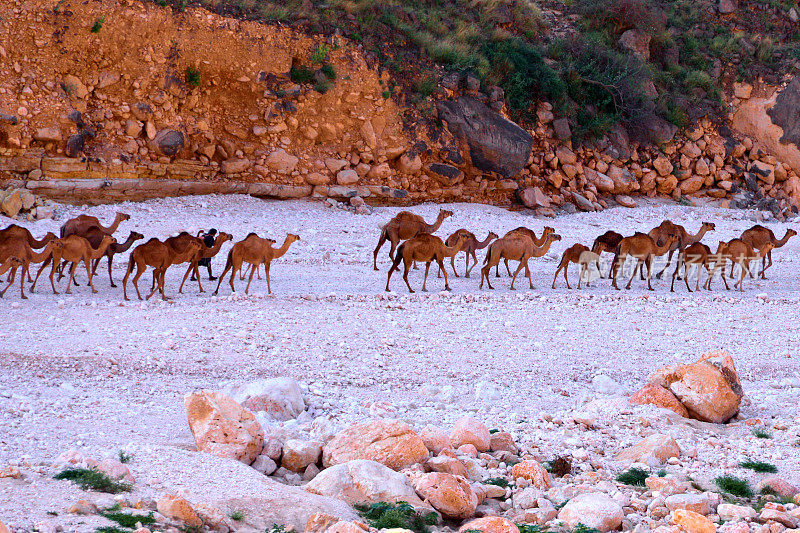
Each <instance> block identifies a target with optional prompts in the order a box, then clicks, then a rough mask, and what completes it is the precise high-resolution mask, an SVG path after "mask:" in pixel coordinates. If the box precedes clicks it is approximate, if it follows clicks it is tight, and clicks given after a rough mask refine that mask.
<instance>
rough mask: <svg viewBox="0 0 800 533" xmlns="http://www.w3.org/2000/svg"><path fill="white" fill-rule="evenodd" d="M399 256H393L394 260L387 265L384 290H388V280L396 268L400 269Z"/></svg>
mask: <svg viewBox="0 0 800 533" xmlns="http://www.w3.org/2000/svg"><path fill="white" fill-rule="evenodd" d="M399 265H400V258H399V257H395V258H394V261H392V266H390V267H389V274H388V275H387V276H386V292H389V280H390V279H392V274H393V273H394V272H395V271H396V270H400V266H399Z"/></svg>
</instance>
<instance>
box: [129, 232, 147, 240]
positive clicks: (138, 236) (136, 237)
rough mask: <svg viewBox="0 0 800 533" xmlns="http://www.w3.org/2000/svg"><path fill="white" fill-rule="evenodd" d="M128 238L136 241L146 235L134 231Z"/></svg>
mask: <svg viewBox="0 0 800 533" xmlns="http://www.w3.org/2000/svg"><path fill="white" fill-rule="evenodd" d="M128 238H129V239H131V240H134V241H138V240H139V239H144V235H142V234H141V233H139V232H138V231H132V232H131V234H130V235H128Z"/></svg>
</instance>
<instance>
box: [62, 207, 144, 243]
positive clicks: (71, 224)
mask: <svg viewBox="0 0 800 533" xmlns="http://www.w3.org/2000/svg"><path fill="white" fill-rule="evenodd" d="M130 218H131V216H130V215H127V214H125V213H117V214H116V215H114V222H112V223H111V225H110V226H108V227H107V228H106V227H103V225H102V224H100V220H98V218H97V217H93V216H89V215H79V216H77V217H75V218H71V219H69V220H67V221H66V222H64V225H63V226H61V238H62V239H63V238H64V237H69V236H70V235H76V234H77V235H83V234H84V233H86V232H87V231H88V230H89V229H91V228H100V231H102V232H103V233H105V234H106V235H113V234H114V232H115V231H117V228H118V227H119V225H120V224H122V223H123V222H124V221H126V220H128V219H130Z"/></svg>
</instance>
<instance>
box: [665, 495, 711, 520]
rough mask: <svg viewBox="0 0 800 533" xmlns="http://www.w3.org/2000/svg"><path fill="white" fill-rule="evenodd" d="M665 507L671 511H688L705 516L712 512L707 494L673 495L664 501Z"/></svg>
mask: <svg viewBox="0 0 800 533" xmlns="http://www.w3.org/2000/svg"><path fill="white" fill-rule="evenodd" d="M664 505H665V506H666V507H667V509H669V510H670V511H675V510H676V509H687V510H689V511H694V512H695V513H698V514H701V515H703V516H705V515H707V514H708V513H710V512H711V502H710V501H709V498H708V495H707V494H697V493H688V494H673V495H672V496H667V497H666V498H665V499H664Z"/></svg>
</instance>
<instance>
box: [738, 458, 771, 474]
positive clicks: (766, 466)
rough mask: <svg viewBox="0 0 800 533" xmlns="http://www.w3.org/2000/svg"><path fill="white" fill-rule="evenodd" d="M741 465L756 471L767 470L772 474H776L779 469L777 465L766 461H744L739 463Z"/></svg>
mask: <svg viewBox="0 0 800 533" xmlns="http://www.w3.org/2000/svg"><path fill="white" fill-rule="evenodd" d="M739 466H740V467H742V468H747V469H749V470H753V471H755V472H767V473H770V474H774V473H776V472H777V471H778V467H777V466H775V465H773V464H770V463H765V462H764V461H744V462H742V463H739Z"/></svg>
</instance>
